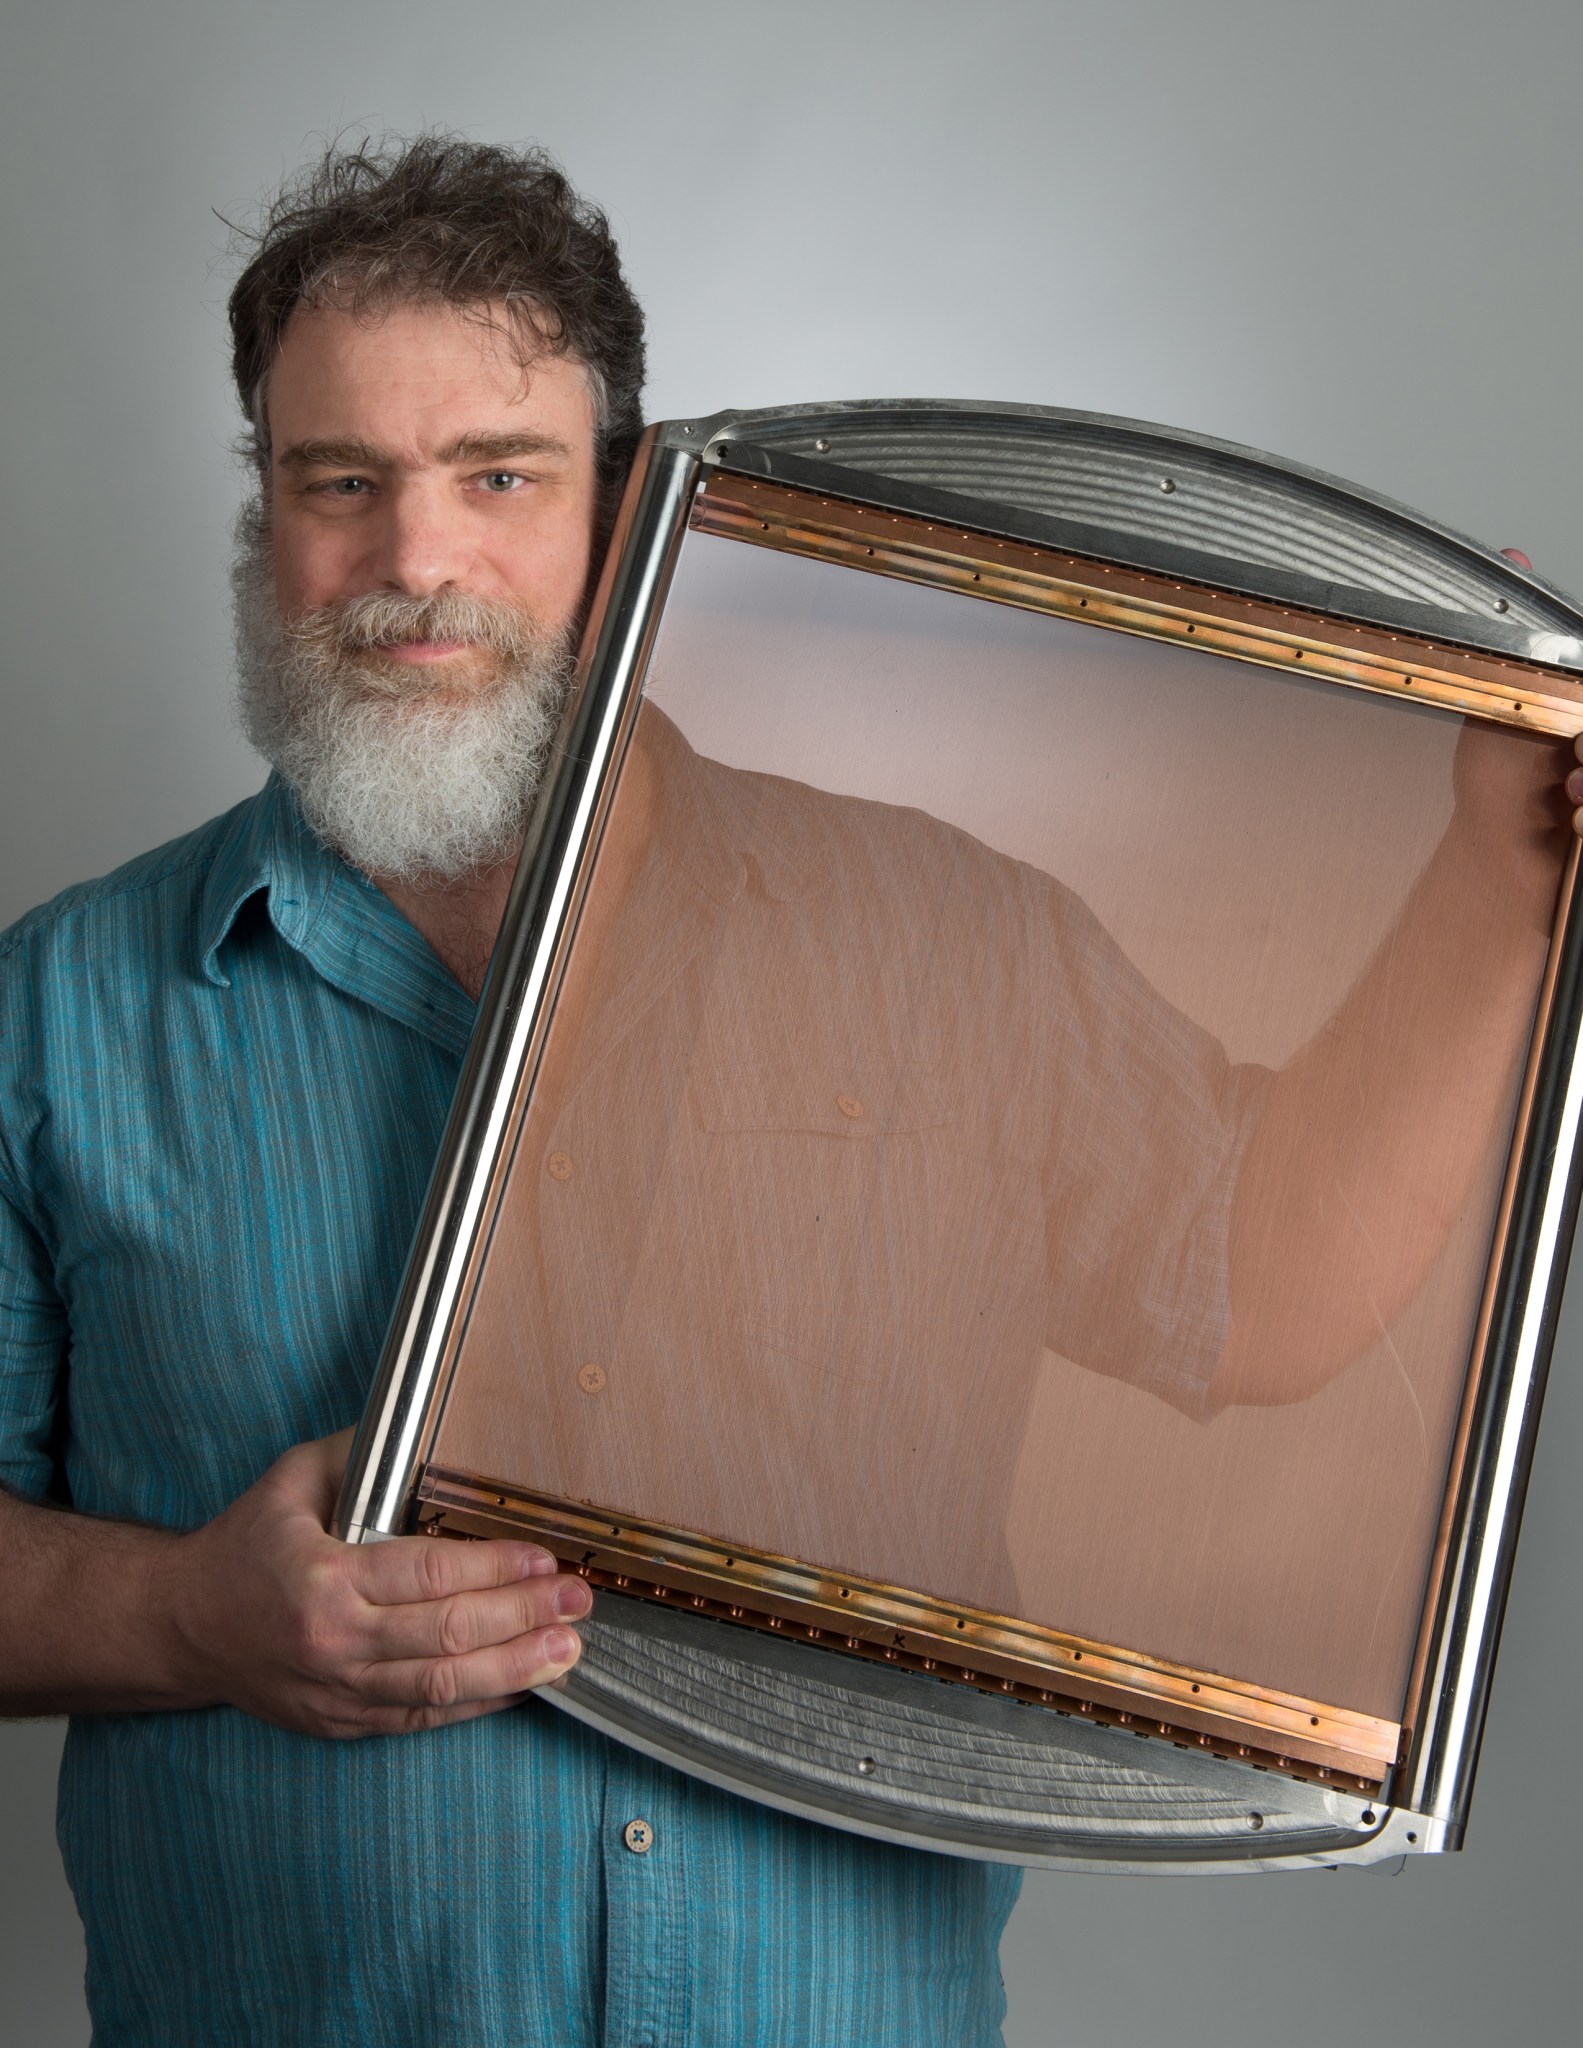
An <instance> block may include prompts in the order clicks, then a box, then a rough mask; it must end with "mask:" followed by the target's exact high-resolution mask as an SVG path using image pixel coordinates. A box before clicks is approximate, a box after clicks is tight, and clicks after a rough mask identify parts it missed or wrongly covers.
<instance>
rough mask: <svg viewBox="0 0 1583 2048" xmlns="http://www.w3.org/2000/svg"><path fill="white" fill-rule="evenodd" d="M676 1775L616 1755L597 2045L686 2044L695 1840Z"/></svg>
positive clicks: (604, 1835) (606, 1835) (606, 1840)
mask: <svg viewBox="0 0 1583 2048" xmlns="http://www.w3.org/2000/svg"><path fill="white" fill-rule="evenodd" d="M683 1805H684V1802H683V1797H682V1792H681V1787H680V1784H679V1781H678V1780H677V1779H676V1777H675V1775H674V1773H672V1772H670V1771H668V1770H666V1769H665V1768H664V1767H663V1766H662V1765H659V1764H655V1763H651V1762H650V1761H649V1759H648V1758H647V1757H643V1756H639V1755H637V1754H636V1753H635V1752H634V1751H630V1750H622V1749H614V1748H613V1749H612V1751H611V1754H610V1760H609V1766H608V1768H607V1770H606V1772H605V1788H604V1807H603V1814H602V1818H601V1823H600V1848H601V1853H602V1864H603V1874H604V1886H605V2021H604V2030H603V2033H602V2035H601V2037H600V2048H685V2043H686V2042H687V2041H688V2040H689V2039H690V2037H691V2035H690V2026H689V2015H688V2004H689V1999H688V1929H687V1878H688V1870H687V1865H688V1860H689V1859H688V1839H687V1831H686V1827H685V1823H684V1816H683Z"/></svg>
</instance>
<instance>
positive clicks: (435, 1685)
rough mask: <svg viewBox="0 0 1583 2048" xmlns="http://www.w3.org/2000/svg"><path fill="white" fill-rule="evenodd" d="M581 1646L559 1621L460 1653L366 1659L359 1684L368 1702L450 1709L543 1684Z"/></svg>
mask: <svg viewBox="0 0 1583 2048" xmlns="http://www.w3.org/2000/svg"><path fill="white" fill-rule="evenodd" d="M582 1648H583V1645H582V1640H581V1638H580V1637H579V1636H578V1634H577V1632H576V1631H575V1630H574V1629H569V1628H566V1627H564V1626H561V1625H559V1624H557V1626H555V1627H554V1628H541V1629H535V1630H534V1631H533V1632H532V1633H531V1634H530V1635H525V1636H517V1637H515V1638H514V1639H513V1640H512V1641H511V1642H509V1643H494V1644H491V1645H490V1647H489V1648H488V1649H486V1650H472V1651H469V1653H468V1654H467V1655H466V1656H464V1657H409V1658H405V1659H398V1660H396V1661H395V1662H392V1663H388V1664H370V1665H369V1666H368V1667H367V1669H366V1670H365V1671H364V1672H363V1673H362V1676H361V1678H360V1680H359V1683H358V1688H357V1689H358V1691H359V1692H360V1693H361V1695H362V1696H363V1698H365V1699H367V1700H369V1701H370V1702H379V1703H382V1704H384V1705H387V1706H406V1707H416V1708H435V1709H438V1710H439V1711H441V1712H448V1711H449V1710H450V1709H451V1708H452V1707H460V1706H466V1705H467V1704H468V1703H469V1702H476V1701H479V1700H494V1699H502V1698H504V1697H505V1695H506V1694H507V1693H520V1692H530V1691H532V1690H533V1688H534V1687H535V1686H540V1685H547V1684H548V1683H549V1682H550V1680H551V1679H552V1678H559V1677H560V1675H561V1673H562V1672H563V1671H569V1670H570V1669H571V1667H572V1666H573V1665H574V1664H575V1663H576V1662H577V1659H578V1658H579V1656H581V1654H582Z"/></svg>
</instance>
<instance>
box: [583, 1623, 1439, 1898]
mask: <svg viewBox="0 0 1583 2048" xmlns="http://www.w3.org/2000/svg"><path fill="white" fill-rule="evenodd" d="M583 1635H584V1639H585V1644H586V1647H585V1650H584V1654H583V1658H582V1661H581V1662H580V1663H579V1664H578V1665H577V1666H576V1668H575V1669H574V1671H573V1672H572V1673H571V1675H570V1677H569V1678H568V1680H567V1681H566V1684H565V1685H564V1686H563V1687H561V1688H558V1689H556V1690H554V1691H553V1692H551V1693H548V1694H546V1695H545V1697H546V1698H548V1699H549V1700H550V1701H551V1702H552V1703H553V1704H554V1705H556V1706H558V1707H560V1708H561V1709H563V1710H564V1711H566V1712H569V1713H571V1714H573V1715H575V1716H576V1718H577V1719H579V1720H581V1721H585V1722H587V1723H588V1724H590V1725H591V1726H594V1727H597V1728H600V1729H602V1730H603V1731H604V1732H605V1733H607V1734H611V1735H614V1736H616V1737H617V1738H618V1739H620V1740H622V1741H624V1742H628V1743H631V1744H633V1745H634V1746H635V1747H637V1748H640V1749H643V1750H645V1751H646V1752H648V1753H649V1754H650V1755H653V1756H657V1757H659V1758H660V1759H661V1760H662V1761H664V1762H667V1763H671V1764H676V1765H678V1766H680V1767H681V1768H683V1769H686V1770H689V1771H691V1772H693V1773H694V1774H696V1775H698V1776H701V1777H704V1778H707V1779H709V1780H710V1781H711V1782H713V1783H715V1784H718V1785H721V1786H724V1787H725V1788H726V1789H728V1790H731V1791H736V1792H741V1793H745V1794H746V1795H747V1796H748V1797H750V1798H755V1799H760V1800H763V1801H765V1802H767V1803H768V1804H771V1805H774V1806H778V1807H781V1808H783V1809H784V1810H787V1811H790V1812H794V1813H801V1814H804V1815H806V1816H807V1817H809V1818H812V1819H820V1820H826V1821H828V1820H830V1819H832V1818H838V1819H840V1820H842V1821H843V1822H844V1823H845V1824H846V1825H848V1826H853V1827H857V1828H859V1829H861V1830H862V1831H863V1832H865V1833H872V1834H879V1835H884V1836H887V1837H889V1838H891V1839H894V1840H902V1841H909V1842H913V1843H917V1844H919V1845H920V1846H925V1847H933V1848H945V1849H951V1850H953V1851H955V1852H957V1853H959V1854H960V1853H967V1854H970V1855H976V1856H982V1857H987V1858H990V1859H992V1860H997V1861H1005V1862H1014V1863H1026V1864H1052V1865H1059V1864H1070V1863H1081V1864H1102V1865H1104V1866H1105V1867H1107V1868H1138V1869H1158V1868H1161V1867H1163V1866H1165V1865H1166V1864H1169V1865H1172V1866H1183V1865H1188V1864H1192V1865H1199V1866H1203V1867H1207V1868H1218V1869H1236V1868H1241V1869H1248V1868H1261V1867H1269V1866H1271V1865H1273V1864H1277V1863H1281V1862H1286V1861H1292V1860H1297V1861H1300V1862H1314V1861H1317V1862H1326V1863H1328V1862H1335V1861H1354V1860H1365V1859H1366V1857H1367V1856H1368V1854H1369V1852H1370V1850H1371V1849H1372V1848H1373V1847H1374V1846H1375V1845H1379V1847H1380V1853H1381V1854H1382V1855H1392V1856H1394V1855H1398V1854H1400V1853H1402V1848H1401V1845H1400V1843H1399V1842H1398V1841H1397V1840H1396V1837H1395V1834H1394V1833H1388V1832H1387V1821H1388V1819H1389V1814H1388V1810H1387V1809H1386V1808H1384V1807H1382V1806H1371V1805H1370V1803H1369V1802H1368V1801H1367V1800H1365V1799H1362V1798H1359V1797H1356V1796H1352V1795H1348V1794H1346V1793H1342V1792H1336V1791H1332V1790H1329V1789H1327V1788H1326V1787H1323V1786H1318V1785H1312V1784H1301V1783H1299V1782H1297V1781H1296V1780H1294V1779H1290V1778H1286V1777H1283V1776H1279V1775H1277V1774H1275V1773H1273V1772H1264V1771H1259V1770H1254V1769H1250V1768H1248V1767H1247V1766H1245V1765H1242V1764H1239V1763H1236V1762H1233V1761H1227V1760H1222V1759H1220V1758H1217V1757H1211V1756H1203V1755H1195V1754H1194V1753H1193V1752H1191V1751H1187V1750H1177V1749H1171V1748H1165V1747H1163V1746H1162V1745H1161V1744H1159V1743H1153V1742H1148V1741H1146V1740H1143V1739H1140V1738H1139V1737H1137V1736H1135V1735H1132V1734H1130V1733H1128V1732H1127V1731H1125V1730H1121V1729H1113V1728H1105V1727H1096V1726H1092V1725H1088V1724H1085V1723H1083V1722H1082V1721H1080V1720H1078V1719H1076V1718H1072V1717H1066V1716H1063V1715H1060V1714H1056V1713H1053V1712H1051V1711H1050V1710H1049V1709H1047V1708H1041V1707H1027V1706H1021V1705H1019V1704H1018V1703H1016V1702H1014V1701H1008V1700H1001V1699H995V1698H992V1697H990V1696H988V1695H980V1694H974V1693H965V1692H962V1691H961V1690H959V1689H958V1688H955V1687H951V1686H947V1685H945V1684H943V1683H941V1682H940V1681H938V1680H933V1679H927V1678H920V1677H916V1676H913V1675H911V1674H908V1673H902V1672H892V1671H887V1670H884V1669H881V1668H876V1667H872V1666H867V1665H860V1664H856V1663H854V1662H853V1661H852V1660H850V1659H847V1658H841V1657H838V1656H837V1655H835V1653H833V1652H829V1651H825V1650H821V1649H817V1648H815V1647H812V1646H810V1645H803V1644H796V1643H783V1642H777V1641H774V1640H772V1639H771V1640H766V1639H763V1638H757V1637H754V1636H752V1635H750V1634H749V1633H748V1632H747V1631H746V1630H742V1629H736V1628H732V1627H731V1626H730V1624H729V1623H725V1622H719V1621H713V1620H710V1619H708V1618H707V1617H704V1616H700V1615H694V1614H687V1613H681V1612H677V1611H674V1610H668V1609H663V1608H657V1607H654V1606H651V1605H648V1604H646V1603H643V1602H639V1601H635V1600H628V1599H624V1598H623V1597H622V1596H621V1595H620V1594H617V1593H601V1594H600V1596H599V1602H598V1608H597V1611H596V1613H595V1615H594V1617H593V1618H592V1619H591V1620H590V1621H589V1622H587V1623H585V1624H584V1625H583ZM865 1766H868V1768H865ZM1365 1815H1367V1816H1368V1818H1367V1819H1365V1818H1364V1816H1365ZM1412 1846H1413V1847H1416V1846H1417V1844H1414V1845H1412Z"/></svg>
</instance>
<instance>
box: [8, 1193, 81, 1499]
mask: <svg viewBox="0 0 1583 2048" xmlns="http://www.w3.org/2000/svg"><path fill="white" fill-rule="evenodd" d="M66 1345H67V1330H66V1310H65V1305H64V1303H63V1302H62V1301H61V1298H60V1295H59V1293H58V1292H57V1290H56V1287H55V1281H54V1274H53V1270H52V1265H51V1260H50V1257H49V1253H48V1250H47V1248H46V1247H45V1245H44V1244H43V1242H42V1240H41V1239H40V1238H39V1235H38V1233H37V1232H36V1231H35V1230H34V1228H33V1227H32V1225H31V1224H30V1223H29V1222H28V1221H27V1219H26V1218H25V1217H24V1216H23V1215H22V1214H21V1213H20V1211H19V1209H18V1208H17V1205H16V1204H15V1202H14V1201H13V1200H12V1199H11V1198H10V1196H9V1195H8V1194H7V1193H6V1191H5V1189H4V1187H3V1186H0V1486H4V1487H6V1488H7V1489H8V1490H9V1491H10V1492H12V1493H17V1494H21V1495H23V1496H24V1497H26V1498H29V1499H35V1500H41V1499H43V1497H44V1496H45V1495H46V1494H47V1493H48V1492H49V1490H50V1487H51V1484H52V1482H53V1481H54V1479H55V1476H56V1475H55V1467H54V1458H53V1456H52V1453H51V1448H50V1446H51V1440H52V1437H53V1434H54V1427H55V1408H56V1403H57V1401H58V1400H59V1398H60V1387H61V1379H62V1370H63V1366H64V1362H65V1357H66Z"/></svg>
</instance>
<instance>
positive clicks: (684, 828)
mask: <svg viewBox="0 0 1583 2048" xmlns="http://www.w3.org/2000/svg"><path fill="white" fill-rule="evenodd" d="M638 730H639V734H640V740H641V744H643V745H644V746H646V747H647V748H648V749H649V752H650V754H651V756H652V758H653V760H654V762H655V765H656V766H657V768H658V770H659V780H660V802H661V806H662V809H661V812H660V819H659V823H658V827H657V830H656V834H655V837H656V841H657V843H658V844H659V845H660V846H661V847H662V848H663V849H664V851H665V853H666V855H667V856H668V857H669V858H670V859H672V860H675V861H676V862H678V863H679V864H680V865H681V866H683V867H685V868H686V870H687V871H688V873H689V874H690V875H691V877H692V879H693V880H694V881H695V882H696V883H697V884H698V886H699V887H700V888H701V889H703V890H704V891H705V893H706V894H708V895H710V896H712V897H714V898H715V900H716V901H717V902H720V903H731V902H734V901H735V900H736V898H737V897H738V896H740V895H741V893H742V891H743V889H744V888H745V887H746V886H747V883H748V881H749V879H750V877H751V879H752V881H753V883H754V886H755V889H756V890H758V891H761V892H762V893H763V894H764V895H766V896H769V897H773V898H774V899H776V900H777V901H783V902H784V901H790V900H791V899H792V898H794V897H797V896H801V895H804V894H805V893H807V892H808V891H809V890H812V889H816V888H818V887H819V886H820V884H821V883H822V882H823V881H824V879H825V863H824V860H823V858H822V856H821V853H820V850H819V848H818V846H817V845H816V844H815V843H814V841H813V839H812V838H811V836H810V834H809V832H808V830H807V825H806V810H807V807H806V805H805V804H804V805H799V806H796V807H791V808H789V807H788V805H787V804H786V803H785V802H784V801H782V800H781V799H782V797H783V795H784V793H787V792H790V791H792V790H796V792H797V794H798V795H799V796H802V797H806V795H807V791H806V790H803V789H801V788H800V787H799V786H798V785H796V784H792V783H787V782H785V781H783V779H782V778H781V777H780V776H776V775H759V774H754V773H749V772H747V771H745V770H742V769H738V768H728V767H726V766H725V765H724V764H723V763H721V762H719V761H711V760H709V759H707V758H706V757H705V756H703V755H701V754H697V753H695V752H694V751H693V749H692V748H691V747H690V746H689V745H688V743H687V741H686V740H685V739H684V738H683V737H682V735H681V733H680V732H679V731H678V730H677V728H676V727H675V726H674V725H673V724H672V723H671V721H670V720H669V719H668V718H667V717H666V716H665V715H664V713H663V712H661V711H660V710H658V709H657V708H656V707H655V706H654V705H652V704H646V705H645V706H644V708H643V715H642V723H641V724H640V726H639V728H638ZM798 821H800V822H801V829H794V824H795V823H797V822H798Z"/></svg>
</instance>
